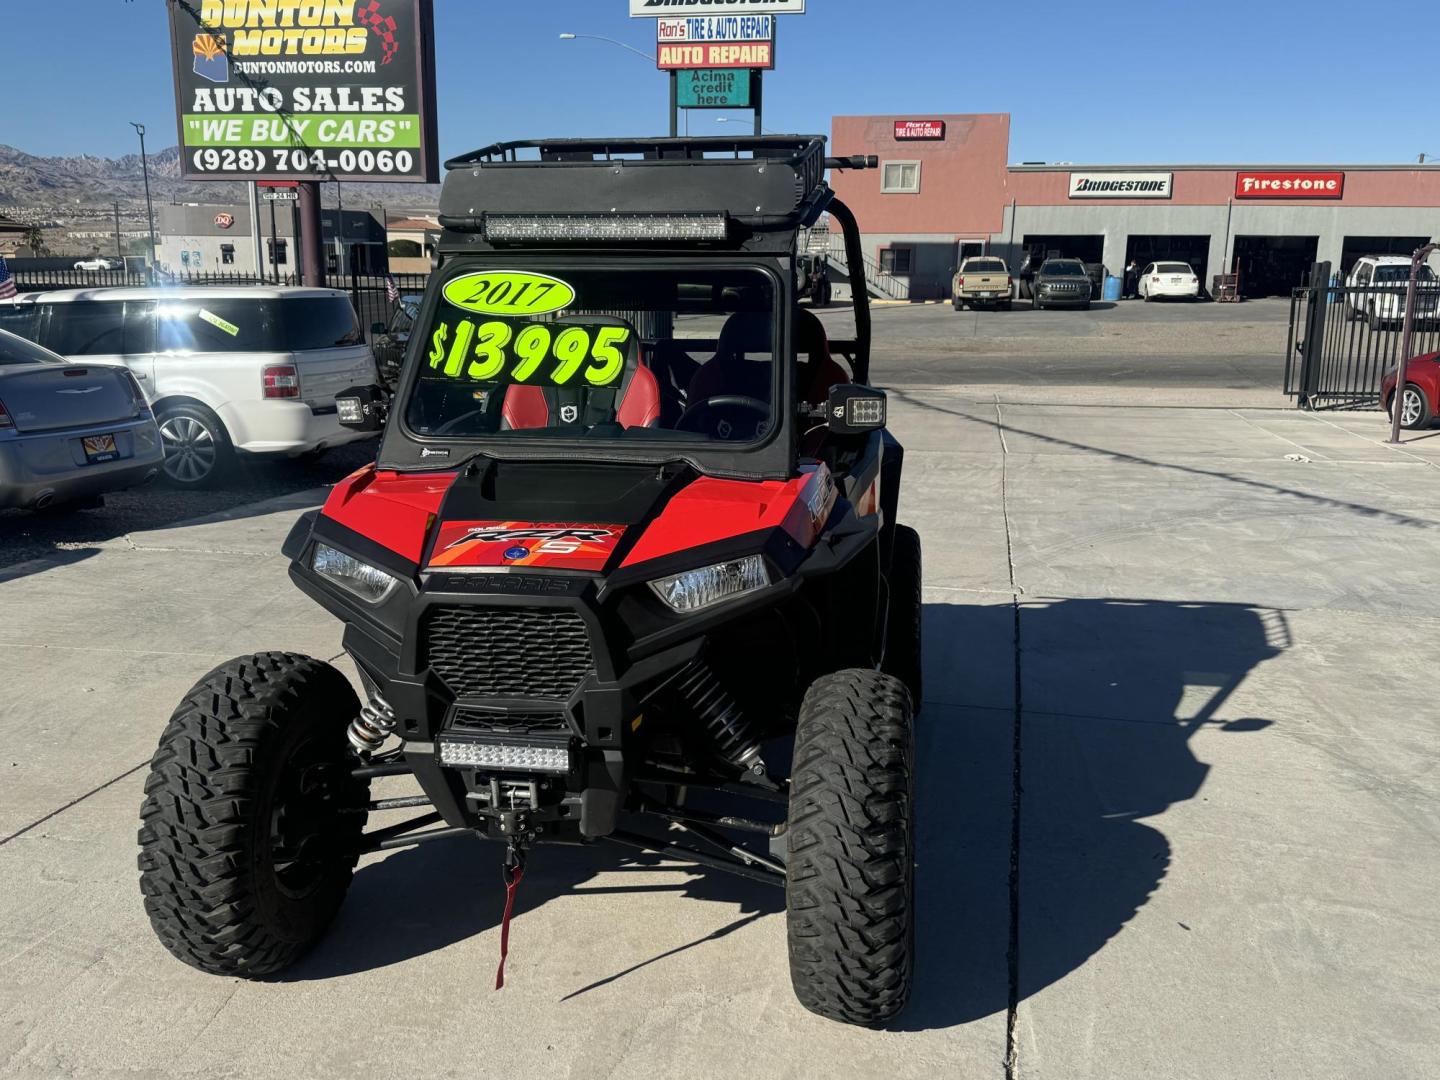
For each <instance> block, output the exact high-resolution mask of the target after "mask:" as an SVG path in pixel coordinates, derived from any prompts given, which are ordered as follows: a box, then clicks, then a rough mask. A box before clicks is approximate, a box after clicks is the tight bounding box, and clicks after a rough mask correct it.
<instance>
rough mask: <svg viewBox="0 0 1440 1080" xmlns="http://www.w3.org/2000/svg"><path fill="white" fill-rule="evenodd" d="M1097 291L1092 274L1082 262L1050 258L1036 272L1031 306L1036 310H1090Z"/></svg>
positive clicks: (1031, 294)
mask: <svg viewBox="0 0 1440 1080" xmlns="http://www.w3.org/2000/svg"><path fill="white" fill-rule="evenodd" d="M1093 290H1094V286H1093V285H1092V284H1091V283H1090V275H1089V274H1087V273H1086V272H1085V264H1084V263H1083V262H1081V261H1080V260H1079V259H1046V260H1045V262H1044V263H1042V264H1041V266H1040V269H1039V270H1037V271H1036V272H1035V281H1034V283H1033V284H1032V286H1031V293H1030V297H1031V300H1030V303H1031V306H1032V307H1034V308H1036V309H1044V308H1048V307H1079V308H1088V307H1089V306H1090V299H1091V295H1092V293H1093Z"/></svg>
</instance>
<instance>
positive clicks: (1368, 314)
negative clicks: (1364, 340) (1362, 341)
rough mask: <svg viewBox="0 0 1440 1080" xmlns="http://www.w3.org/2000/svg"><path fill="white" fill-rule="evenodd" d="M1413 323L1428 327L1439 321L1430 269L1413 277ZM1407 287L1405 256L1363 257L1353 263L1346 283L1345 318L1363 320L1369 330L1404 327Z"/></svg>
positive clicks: (1439, 298)
mask: <svg viewBox="0 0 1440 1080" xmlns="http://www.w3.org/2000/svg"><path fill="white" fill-rule="evenodd" d="M1415 285H1416V291H1415V321H1416V322H1419V323H1427V324H1431V323H1434V322H1435V321H1436V319H1437V318H1440V280H1437V279H1436V277H1435V271H1434V270H1431V269H1430V267H1429V266H1426V265H1424V264H1422V265H1421V267H1420V270H1419V272H1418V273H1417V274H1416V280H1415ZM1409 287H1410V259H1409V258H1408V257H1407V256H1404V255H1366V256H1364V257H1362V258H1360V259H1358V260H1356V262H1355V265H1354V266H1352V267H1351V268H1350V276H1349V277H1348V278H1346V279H1345V318H1346V319H1347V320H1354V319H1364V320H1365V321H1366V322H1367V323H1369V325H1370V329H1371V330H1380V329H1383V328H1384V327H1385V326H1387V325H1389V326H1394V327H1396V328H1398V327H1401V326H1403V325H1404V323H1405V295H1406V292H1407V290H1408V289H1409Z"/></svg>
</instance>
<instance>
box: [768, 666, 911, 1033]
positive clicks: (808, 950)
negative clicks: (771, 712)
mask: <svg viewBox="0 0 1440 1080" xmlns="http://www.w3.org/2000/svg"><path fill="white" fill-rule="evenodd" d="M913 760H914V739H913V731H912V727H911V716H910V696H909V693H908V692H907V691H906V689H905V684H904V683H902V682H901V681H900V680H899V679H896V678H895V677H894V676H891V675H885V674H883V673H881V672H878V671H869V670H865V669H861V668H852V669H850V670H847V671H840V672H836V673H835V674H833V675H825V676H822V677H821V678H819V679H817V680H816V681H815V682H814V683H813V684H812V685H811V687H810V690H809V692H808V693H807V694H806V695H805V702H804V704H803V705H802V706H801V709H800V720H799V725H798V728H797V730H796V735H795V765H794V770H793V775H792V777H791V782H790V814H789V829H788V831H787V843H788V848H789V858H788V862H787V866H788V876H787V879H786V884H785V897H786V931H787V936H788V940H789V952H790V981H791V984H792V986H793V987H794V989H795V996H796V997H798V998H799V999H800V1003H801V1004H802V1005H804V1006H805V1007H806V1008H807V1009H809V1010H810V1011H811V1012H813V1013H818V1014H819V1015H820V1016H824V1017H827V1018H829V1019H831V1020H838V1021H841V1022H843V1023H849V1024H863V1025H867V1026H873V1025H877V1024H883V1023H885V1022H886V1021H888V1020H890V1019H892V1018H893V1017H894V1016H895V1015H896V1014H897V1013H899V1012H900V1010H901V1009H902V1008H904V1006H905V1001H906V999H907V998H908V996H909V993H910V981H911V975H912V972H913V969H914V925H913V918H914V914H913V912H914V901H913V897H914V840H913V821H912V815H913V806H914V773H913Z"/></svg>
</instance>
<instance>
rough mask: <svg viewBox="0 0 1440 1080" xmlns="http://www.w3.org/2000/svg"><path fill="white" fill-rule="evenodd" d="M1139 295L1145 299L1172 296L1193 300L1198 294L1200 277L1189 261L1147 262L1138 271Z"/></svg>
mask: <svg viewBox="0 0 1440 1080" xmlns="http://www.w3.org/2000/svg"><path fill="white" fill-rule="evenodd" d="M1140 295H1141V296H1142V297H1143V298H1144V299H1146V300H1158V299H1160V298H1161V297H1174V296H1179V297H1184V298H1186V299H1188V300H1194V299H1196V298H1198V297H1199V295H1200V278H1199V277H1198V276H1196V274H1195V271H1194V269H1193V268H1192V267H1191V266H1190V264H1189V263H1183V262H1153V263H1149V264H1148V265H1146V267H1145V269H1143V270H1141V271H1140Z"/></svg>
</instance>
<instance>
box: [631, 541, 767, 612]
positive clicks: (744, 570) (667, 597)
mask: <svg viewBox="0 0 1440 1080" xmlns="http://www.w3.org/2000/svg"><path fill="white" fill-rule="evenodd" d="M769 584H770V571H769V570H767V569H766V568H765V560H764V559H762V558H761V557H760V556H759V555H747V556H745V558H743V559H735V560H732V561H731V562H723V563H716V564H715V565H714V566H702V567H700V568H699V569H698V570H686V571H685V572H684V573H681V574H673V575H671V576H670V577H663V578H657V579H656V580H655V581H652V582H650V588H651V589H653V590H655V595H656V596H658V597H660V599H661V600H663V601H665V603H666V604H668V605H669V606H670V607H671V608H672V609H673V610H674V611H677V612H679V613H680V614H682V615H688V614H689V613H691V612H692V611H701V610H703V609H705V608H708V607H710V606H712V605H713V604H718V603H720V602H721V601H722V600H733V599H734V598H735V597H737V596H743V595H745V594H746V593H748V592H754V591H755V590H756V589H763V588H764V587H765V586H766V585H769Z"/></svg>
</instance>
